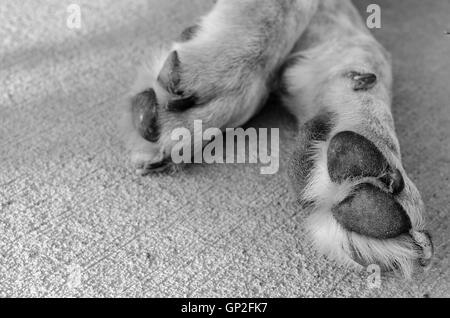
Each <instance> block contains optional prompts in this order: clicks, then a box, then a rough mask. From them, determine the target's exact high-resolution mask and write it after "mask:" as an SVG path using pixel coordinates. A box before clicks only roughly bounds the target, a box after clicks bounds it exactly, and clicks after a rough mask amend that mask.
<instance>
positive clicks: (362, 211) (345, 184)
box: [289, 113, 433, 277]
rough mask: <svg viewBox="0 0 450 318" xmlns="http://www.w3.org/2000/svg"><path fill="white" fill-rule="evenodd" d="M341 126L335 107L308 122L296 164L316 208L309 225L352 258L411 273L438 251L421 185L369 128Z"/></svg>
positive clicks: (325, 243)
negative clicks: (428, 224) (425, 221)
mask: <svg viewBox="0 0 450 318" xmlns="http://www.w3.org/2000/svg"><path fill="white" fill-rule="evenodd" d="M334 127H335V122H334V116H333V114H331V113H323V114H319V115H317V116H316V117H315V118H313V119H312V120H310V121H309V122H307V123H306V124H305V125H304V126H303V128H302V129H301V133H300V143H301V147H300V148H299V149H298V150H297V151H296V152H295V153H294V156H293V158H292V160H291V164H290V172H289V175H290V178H291V181H292V184H293V186H294V190H295V191H296V193H297V194H298V196H299V201H300V203H302V205H303V206H304V207H307V208H308V209H311V210H312V213H311V216H310V217H309V220H308V223H307V228H308V230H309V232H310V233H311V235H312V238H313V242H314V244H315V245H316V246H317V248H318V249H319V250H320V251H322V252H323V253H325V254H326V255H329V256H331V257H332V258H334V259H336V260H338V261H340V262H343V263H345V264H349V265H351V264H352V265H356V264H359V265H363V266H367V265H369V264H378V265H379V266H380V267H381V268H383V269H385V270H396V271H400V272H401V273H402V274H403V275H404V276H406V277H409V276H411V274H412V273H413V272H414V270H415V269H416V268H417V267H419V266H417V265H420V266H427V265H428V264H429V263H430V259H431V257H432V254H433V245H432V242H431V238H430V236H429V234H428V233H427V232H426V231H425V230H424V226H423V219H422V215H423V212H424V211H423V210H424V208H423V202H422V200H421V198H420V194H419V192H418V191H417V189H416V187H415V186H414V184H413V183H412V182H411V181H410V179H409V178H408V177H407V175H406V173H405V172H404V170H403V168H402V167H401V165H399V166H396V165H395V164H394V163H393V162H392V161H389V160H388V159H387V158H392V157H393V156H389V155H388V154H386V153H383V152H382V151H381V150H380V148H379V147H377V146H376V145H375V143H374V142H372V141H371V140H369V139H368V138H367V137H365V136H363V135H362V134H359V133H357V132H354V131H340V132H336V131H334ZM386 149H387V148H386ZM397 165H398V162H397Z"/></svg>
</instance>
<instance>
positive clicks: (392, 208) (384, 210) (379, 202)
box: [332, 184, 411, 239]
mask: <svg viewBox="0 0 450 318" xmlns="http://www.w3.org/2000/svg"><path fill="white" fill-rule="evenodd" d="M332 212H333V216H334V217H335V219H336V220H337V221H338V222H339V223H340V224H341V225H343V226H344V227H345V228H346V229H347V230H349V231H352V232H355V233H358V234H361V235H365V236H369V237H373V238H377V239H389V238H394V237H398V236H399V235H402V234H404V233H407V232H408V231H409V230H410V229H411V222H410V220H409V217H408V215H407V214H406V212H405V210H404V209H403V208H402V206H401V205H400V204H399V203H398V202H397V201H396V200H395V199H394V197H393V196H392V195H390V194H388V193H386V192H383V191H381V190H380V189H378V188H377V187H375V186H373V185H371V184H362V185H360V186H358V187H357V188H356V189H355V190H354V192H353V194H352V195H350V196H349V197H347V199H345V200H344V201H342V202H341V203H339V204H337V205H336V206H334V207H333V208H332Z"/></svg>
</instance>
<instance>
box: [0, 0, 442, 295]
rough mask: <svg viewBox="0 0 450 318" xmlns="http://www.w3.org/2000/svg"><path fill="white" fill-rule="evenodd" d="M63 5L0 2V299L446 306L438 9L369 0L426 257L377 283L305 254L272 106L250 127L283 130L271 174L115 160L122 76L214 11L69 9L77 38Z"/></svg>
mask: <svg viewBox="0 0 450 318" xmlns="http://www.w3.org/2000/svg"><path fill="white" fill-rule="evenodd" d="M70 3H72V1H66V0H64V1H60V0H52V1H43V0H40V1H33V2H27V3H26V4H24V3H23V2H22V1H12V0H1V3H0V87H1V90H0V158H1V165H0V296H2V297H10V296H22V297H28V296H33V297H36V296H44V297H50V296H75V297H77V296H84V297H90V296H98V297H110V296H113V297H115V296H123V297H135V296H145V297H159V296H162V297H166V296H193V297H198V296H207V297H214V296H236V297H237V296H247V297H256V296H269V297H274V296H281V297H312V296H318V297H325V296H328V297H347V296H356V297H371V296H394V297H402V296H406V297H424V296H431V297H442V296H447V297H448V296H450V271H449V265H450V264H449V256H448V254H449V251H450V247H449V242H450V232H449V216H450V215H449V203H450V195H449V194H450V182H449V181H450V180H449V177H450V36H448V35H445V30H446V29H449V30H450V20H449V19H448V18H449V14H450V2H449V1H448V0H436V1H419V0H402V1H387V0H385V1H380V2H379V3H380V5H381V7H382V24H383V28H382V29H381V30H377V31H375V35H376V36H377V37H378V38H379V39H380V41H381V42H382V43H383V44H384V45H385V46H386V47H387V48H388V49H389V50H390V51H391V52H392V54H393V59H394V69H395V77H396V78H395V80H396V81H395V103H394V108H395V109H394V112H395V117H396V123H397V131H398V135H399V138H400V141H401V144H402V151H403V156H404V164H405V166H406V168H407V170H408V171H409V173H410V176H411V177H412V178H413V180H415V181H416V182H417V186H418V187H419V189H420V190H421V191H422V194H423V197H424V201H425V203H426V205H427V207H428V209H427V212H428V220H429V229H430V230H431V231H432V233H433V236H434V241H435V244H436V247H437V255H436V258H435V260H434V263H433V267H432V269H431V270H430V271H429V272H428V273H427V274H424V275H419V276H417V277H415V279H414V280H412V281H403V280H401V279H398V278H395V277H391V276H390V275H388V276H383V280H382V285H381V288H379V289H369V288H368V284H367V282H366V278H367V273H365V272H356V271H352V270H346V269H344V268H342V267H340V266H338V265H336V264H335V263H333V262H331V261H329V260H327V259H326V258H325V257H322V256H320V255H318V254H317V253H316V252H315V251H314V250H313V249H312V248H311V247H310V245H309V243H308V241H307V239H306V238H305V234H304V230H303V228H302V224H303V221H304V219H305V217H306V212H303V211H301V210H299V209H298V208H297V207H296V206H295V205H294V204H293V203H292V200H293V196H292V195H291V194H290V192H289V185H288V183H287V181H286V180H287V178H286V169H285V166H286V162H287V154H288V153H289V152H290V150H291V149H292V145H293V143H294V138H293V137H294V133H295V132H294V129H293V126H294V125H293V122H292V119H291V118H290V117H289V116H288V115H286V113H285V112H283V111H282V110H280V109H279V108H278V107H276V105H272V106H269V107H268V108H267V109H266V110H264V112H263V113H262V114H261V115H260V116H258V118H256V119H254V120H253V121H252V122H251V123H250V125H252V126H261V127H280V128H281V136H282V157H281V164H282V167H281V170H280V173H278V174H276V175H273V176H263V175H260V174H259V173H258V172H259V167H258V166H256V165H213V166H207V165H196V166H192V167H190V168H189V169H186V170H185V171H183V172H180V173H179V174H176V175H172V176H153V177H146V178H140V177H137V176H134V175H133V174H132V173H130V171H129V169H128V167H126V166H125V165H124V162H123V160H124V153H123V149H122V146H121V144H120V142H119V141H118V139H117V131H116V127H115V117H114V116H115V115H114V112H113V110H114V108H115V107H117V106H118V105H119V104H120V103H122V101H121V98H122V96H123V94H124V93H125V92H126V91H127V87H128V86H129V85H130V84H131V83H132V81H133V78H134V75H135V66H136V65H137V64H138V63H139V61H141V60H142V59H143V58H144V57H145V56H146V54H147V52H148V49H149V48H151V47H152V46H155V45H159V43H163V42H168V41H170V40H171V39H173V38H175V37H176V36H177V35H178V34H179V32H180V31H181V30H182V29H184V27H187V26H189V25H191V24H192V23H193V22H194V21H195V19H196V17H197V16H199V15H200V14H202V13H204V12H206V11H207V10H208V9H209V8H210V6H211V4H212V1H209V0H203V1H202V0H189V1H186V0H170V1H168V0H167V1H166V0H164V1H163V0H133V1H113V0H101V1H100V0H98V1H87V0H84V1H78V3H80V4H81V9H82V28H81V29H80V30H72V29H69V28H67V27H66V17H67V13H66V9H67V6H68V5H69V4H70ZM369 3H370V1H362V2H359V5H358V6H359V7H360V8H362V12H363V13H364V14H365V10H364V9H365V5H367V4H369Z"/></svg>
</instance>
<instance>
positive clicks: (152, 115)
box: [131, 89, 159, 142]
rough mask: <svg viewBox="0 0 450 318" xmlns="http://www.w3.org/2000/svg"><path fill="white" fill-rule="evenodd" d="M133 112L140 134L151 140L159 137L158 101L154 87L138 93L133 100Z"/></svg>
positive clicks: (155, 140) (134, 122) (154, 140)
mask: <svg viewBox="0 0 450 318" xmlns="http://www.w3.org/2000/svg"><path fill="white" fill-rule="evenodd" d="M131 112H132V119H133V124H134V127H135V128H136V129H137V131H138V132H139V134H140V135H141V136H142V137H143V138H144V139H146V140H148V141H150V142H157V141H158V139H159V127H158V102H157V99H156V94H155V91H154V90H153V89H148V90H146V91H143V92H142V93H139V94H138V95H136V96H135V97H134V98H133V99H132V101H131Z"/></svg>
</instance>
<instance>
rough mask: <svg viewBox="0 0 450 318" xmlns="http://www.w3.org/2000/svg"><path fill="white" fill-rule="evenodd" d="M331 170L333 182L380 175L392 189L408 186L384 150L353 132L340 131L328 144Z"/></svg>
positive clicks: (396, 189) (329, 169)
mask: <svg viewBox="0 0 450 318" xmlns="http://www.w3.org/2000/svg"><path fill="white" fill-rule="evenodd" d="M327 156H328V173H329V175H330V178H331V180H332V181H333V182H336V183H342V182H343V181H345V180H347V179H349V178H364V177H377V178H378V177H379V178H380V181H382V182H383V183H384V184H385V185H386V187H387V189H388V190H389V192H391V193H392V194H397V193H399V192H401V191H402V190H403V188H404V180H403V177H402V175H401V173H400V171H399V170H398V169H392V168H391V167H390V165H389V164H388V162H387V160H386V158H385V157H384V156H383V154H382V153H381V151H380V150H378V148H377V147H376V146H375V145H374V144H373V143H372V142H371V141H370V140H368V139H367V138H365V137H364V136H361V135H359V134H357V133H355V132H352V131H344V132H340V133H338V134H336V135H335V136H334V137H333V138H332V139H331V141H330V145H329V147H328V153H327Z"/></svg>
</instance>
